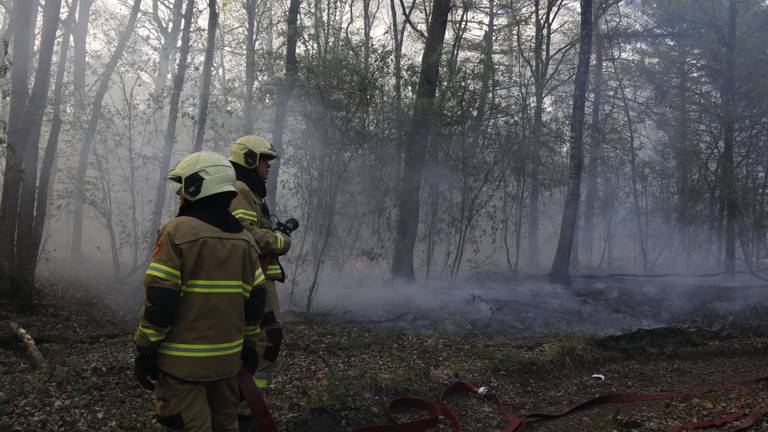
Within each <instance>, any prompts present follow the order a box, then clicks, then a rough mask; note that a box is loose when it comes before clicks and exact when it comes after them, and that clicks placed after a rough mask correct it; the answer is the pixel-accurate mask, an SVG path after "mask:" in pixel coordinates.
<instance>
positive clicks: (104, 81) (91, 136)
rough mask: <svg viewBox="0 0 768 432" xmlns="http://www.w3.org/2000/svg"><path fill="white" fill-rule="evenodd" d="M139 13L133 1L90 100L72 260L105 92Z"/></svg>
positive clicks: (78, 242) (79, 251)
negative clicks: (86, 175)
mask: <svg viewBox="0 0 768 432" xmlns="http://www.w3.org/2000/svg"><path fill="white" fill-rule="evenodd" d="M81 7H82V4H81ZM140 9H141V0H134V2H133V6H132V7H131V13H130V16H129V17H128V22H127V23H126V25H125V28H124V29H123V31H122V32H121V33H120V37H119V39H118V41H117V45H116V46H115V50H114V51H113V52H112V56H111V57H110V59H109V61H108V62H107V64H106V66H105V67H104V71H103V72H102V73H101V75H100V76H99V81H98V83H99V85H98V88H97V89H96V94H95V95H94V97H93V102H92V104H91V112H90V115H89V116H88V122H87V124H86V126H85V137H84V138H83V145H82V147H80V152H79V157H78V162H77V171H76V173H75V182H74V186H75V188H74V189H75V214H74V223H73V227H72V255H73V256H75V257H80V256H82V239H83V216H84V212H83V210H84V207H85V201H86V200H85V188H84V185H85V174H86V171H87V170H88V155H89V154H90V152H91V146H92V145H93V143H94V141H95V139H96V130H97V129H98V127H99V120H100V118H101V107H102V103H103V102H104V96H106V94H107V91H108V90H109V82H110V80H111V78H112V73H113V72H114V71H115V67H117V62H118V61H120V58H121V57H122V56H123V52H124V51H125V47H126V46H127V45H128V40H129V39H130V38H131V35H132V34H133V30H134V28H136V20H137V19H138V17H139V10H140Z"/></svg>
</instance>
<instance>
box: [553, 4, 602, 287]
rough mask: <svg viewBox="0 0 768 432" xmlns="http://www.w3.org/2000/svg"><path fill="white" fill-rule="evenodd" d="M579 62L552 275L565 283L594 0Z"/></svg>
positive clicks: (584, 13) (586, 8)
mask: <svg viewBox="0 0 768 432" xmlns="http://www.w3.org/2000/svg"><path fill="white" fill-rule="evenodd" d="M579 28H580V36H579V63H578V66H577V67H576V76H575V77H574V78H573V109H572V111H571V127H570V156H569V163H568V190H567V191H566V194H565V207H564V209H563V220H562V223H561V225H560V238H559V240H558V242H557V252H556V253H555V259H554V261H553V262H552V270H550V273H549V274H550V276H551V277H552V278H554V279H555V280H557V281H559V282H563V283H569V282H570V279H571V274H570V265H571V253H572V251H573V239H574V237H575V236H576V229H577V225H576V222H577V220H578V214H579V198H580V196H581V194H580V191H581V174H582V170H583V165H584V111H585V106H586V99H587V81H588V80H589V59H590V57H591V56H592V0H581V23H580V25H579Z"/></svg>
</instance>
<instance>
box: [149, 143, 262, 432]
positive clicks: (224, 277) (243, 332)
mask: <svg viewBox="0 0 768 432" xmlns="http://www.w3.org/2000/svg"><path fill="white" fill-rule="evenodd" d="M168 179H170V180H172V181H174V182H177V183H180V186H181V187H180V189H179V195H180V196H181V206H180V208H179V213H178V215H177V216H176V217H175V218H174V219H173V220H171V221H170V222H168V223H167V224H165V226H163V227H162V229H161V230H160V233H159V236H158V239H157V244H156V245H155V249H154V252H153V254H152V261H151V262H150V263H149V268H148V269H147V271H146V273H145V275H144V287H145V290H146V291H145V293H146V295H145V299H144V306H143V308H142V310H141V315H140V318H139V327H138V329H137V330H136V333H135V335H134V341H135V343H136V346H137V349H138V356H137V357H136V361H135V375H136V379H137V380H138V381H139V383H140V384H141V385H142V386H143V387H145V388H146V389H148V390H154V396H155V410H156V414H157V420H158V422H159V423H160V424H161V425H163V426H165V427H166V428H167V429H168V430H175V431H177V430H183V431H195V432H198V431H200V432H203V431H227V432H230V431H231V432H237V431H238V423H237V406H238V403H239V401H240V394H239V390H238V379H237V374H238V371H239V370H240V367H241V361H242V362H243V364H244V365H245V367H246V368H251V369H252V370H254V371H255V368H256V361H257V356H256V340H255V339H254V338H252V337H251V338H249V337H248V336H247V335H248V334H249V333H254V329H256V328H258V323H259V321H260V320H261V314H262V312H263V308H264V302H265V299H266V288H265V285H264V283H265V278H264V274H263V272H262V270H261V267H260V265H259V256H258V247H257V246H256V244H255V242H254V241H253V238H252V237H251V235H250V234H249V233H248V232H247V231H245V230H243V227H242V225H241V224H240V222H239V221H238V220H237V219H236V218H235V217H233V216H232V214H231V213H230V212H229V204H230V201H231V200H232V199H233V198H234V197H235V195H236V194H237V193H236V191H235V172H234V170H233V169H232V165H231V164H230V163H229V161H228V160H227V159H226V158H225V157H223V156H221V155H218V154H216V153H212V152H205V151H204V152H199V153H194V154H192V155H189V156H187V157H185V158H184V159H182V160H181V162H179V164H178V165H176V167H175V168H174V169H173V170H171V172H170V173H168Z"/></svg>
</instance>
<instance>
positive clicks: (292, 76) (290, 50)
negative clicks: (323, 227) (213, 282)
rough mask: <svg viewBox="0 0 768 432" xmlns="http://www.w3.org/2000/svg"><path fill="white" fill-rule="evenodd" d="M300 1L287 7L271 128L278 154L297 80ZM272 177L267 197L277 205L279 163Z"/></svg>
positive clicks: (295, 0) (281, 149)
mask: <svg viewBox="0 0 768 432" xmlns="http://www.w3.org/2000/svg"><path fill="white" fill-rule="evenodd" d="M300 5H301V0H290V4H289V6H288V19H287V23H288V31H287V33H286V42H285V45H286V47H285V78H284V80H283V85H282V87H281V88H280V92H279V93H278V96H277V105H276V106H275V120H274V123H273V126H272V146H273V147H274V148H275V151H277V153H278V154H282V153H283V135H284V134H285V122H286V119H287V117H288V104H289V103H290V101H291V94H293V89H294V88H295V87H296V82H297V80H298V75H299V72H298V61H297V60H296V43H297V41H298V39H299V25H298V22H299V6H300ZM273 165H274V167H273V168H272V176H271V177H270V178H269V179H268V180H267V196H270V197H272V202H273V204H277V179H278V176H279V174H280V161H279V160H276V161H274V163H273Z"/></svg>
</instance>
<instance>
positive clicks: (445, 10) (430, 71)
mask: <svg viewBox="0 0 768 432" xmlns="http://www.w3.org/2000/svg"><path fill="white" fill-rule="evenodd" d="M450 11H451V2H450V0H435V1H434V2H433V7H432V14H431V17H430V21H429V27H428V29H427V40H426V44H425V46H424V52H423V54H422V56H421V72H420V73H419V82H418V87H417V90H416V100H415V101H414V107H413V119H412V120H411V127H410V130H409V131H408V134H407V135H406V138H405V155H404V157H405V159H404V160H405V164H404V169H403V177H402V179H401V183H400V197H399V200H398V208H397V211H398V220H397V238H396V240H395V250H394V258H393V259H392V276H393V277H394V278H396V279H402V280H406V281H412V280H414V278H415V275H414V270H413V249H414V247H415V245H416V234H417V231H418V226H419V194H420V193H421V177H422V173H423V171H424V160H425V159H426V154H427V142H428V141H429V138H430V135H431V133H432V123H433V121H434V120H435V115H436V114H435V112H434V110H433V108H434V102H435V94H436V92H437V83H438V81H439V78H440V58H441V56H442V52H443V41H444V40H445V30H446V28H447V26H448V14H449V13H450Z"/></svg>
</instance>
